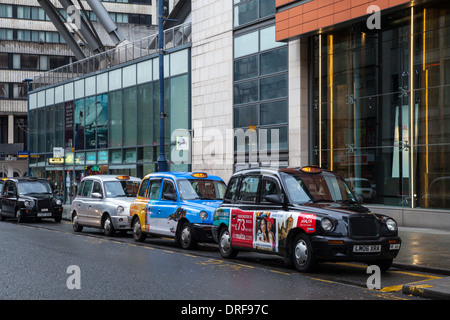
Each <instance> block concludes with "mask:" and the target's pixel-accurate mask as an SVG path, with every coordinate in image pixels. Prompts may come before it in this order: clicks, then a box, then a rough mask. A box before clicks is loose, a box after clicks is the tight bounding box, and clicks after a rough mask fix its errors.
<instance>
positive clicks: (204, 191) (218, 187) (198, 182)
mask: <svg viewBox="0 0 450 320" xmlns="http://www.w3.org/2000/svg"><path fill="white" fill-rule="evenodd" d="M225 189H226V186H225V183H223V182H222V181H218V180H207V179H179V180H178V190H179V192H180V197H181V199H183V200H222V199H223V195H224V194H225Z"/></svg>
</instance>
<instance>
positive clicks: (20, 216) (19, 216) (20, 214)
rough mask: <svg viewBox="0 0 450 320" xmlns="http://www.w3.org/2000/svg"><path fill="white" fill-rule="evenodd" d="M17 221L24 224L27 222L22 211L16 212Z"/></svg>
mask: <svg viewBox="0 0 450 320" xmlns="http://www.w3.org/2000/svg"><path fill="white" fill-rule="evenodd" d="M16 219H17V222H18V223H22V222H24V220H25V218H24V217H23V215H22V213H21V212H20V209H17V211H16Z"/></svg>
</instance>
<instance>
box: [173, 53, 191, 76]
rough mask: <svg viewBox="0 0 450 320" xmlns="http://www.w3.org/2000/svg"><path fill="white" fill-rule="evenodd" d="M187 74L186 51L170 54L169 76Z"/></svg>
mask: <svg viewBox="0 0 450 320" xmlns="http://www.w3.org/2000/svg"><path fill="white" fill-rule="evenodd" d="M187 72H188V51H187V50H182V51H177V52H174V53H171V54H170V75H171V76H175V75H178V74H182V73H187Z"/></svg>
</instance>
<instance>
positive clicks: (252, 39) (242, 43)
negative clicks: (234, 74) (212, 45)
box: [234, 31, 259, 58]
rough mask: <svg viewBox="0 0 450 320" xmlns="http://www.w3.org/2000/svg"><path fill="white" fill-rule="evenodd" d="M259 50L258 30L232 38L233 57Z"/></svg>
mask: <svg viewBox="0 0 450 320" xmlns="http://www.w3.org/2000/svg"><path fill="white" fill-rule="evenodd" d="M258 50H259V41H258V31H254V32H251V33H247V34H244V35H242V36H238V37H235V38H234V57H235V58H239V57H243V56H246V55H249V54H252V53H256V52H258Z"/></svg>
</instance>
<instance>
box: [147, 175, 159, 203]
mask: <svg viewBox="0 0 450 320" xmlns="http://www.w3.org/2000/svg"><path fill="white" fill-rule="evenodd" d="M161 183H162V179H151V180H150V185H149V188H148V198H149V199H150V200H157V199H159V190H160V189H161Z"/></svg>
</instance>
